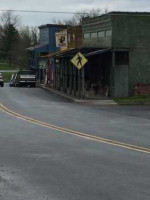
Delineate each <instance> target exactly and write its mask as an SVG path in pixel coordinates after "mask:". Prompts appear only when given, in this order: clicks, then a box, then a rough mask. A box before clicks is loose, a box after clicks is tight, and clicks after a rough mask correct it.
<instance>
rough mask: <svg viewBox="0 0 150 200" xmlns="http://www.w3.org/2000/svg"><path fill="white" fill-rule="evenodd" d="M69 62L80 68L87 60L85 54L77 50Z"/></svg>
mask: <svg viewBox="0 0 150 200" xmlns="http://www.w3.org/2000/svg"><path fill="white" fill-rule="evenodd" d="M71 62H72V63H73V64H74V65H75V66H76V67H77V68H78V69H81V68H82V67H83V66H84V65H85V64H86V63H87V62H88V60H87V59H86V58H85V56H84V55H83V54H82V53H80V52H78V53H77V54H76V55H75V56H74V57H73V58H72V60H71Z"/></svg>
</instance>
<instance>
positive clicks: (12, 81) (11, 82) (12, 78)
mask: <svg viewBox="0 0 150 200" xmlns="http://www.w3.org/2000/svg"><path fill="white" fill-rule="evenodd" d="M15 80H16V74H12V76H11V79H10V82H9V87H13V86H15Z"/></svg>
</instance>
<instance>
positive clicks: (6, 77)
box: [2, 72, 13, 83]
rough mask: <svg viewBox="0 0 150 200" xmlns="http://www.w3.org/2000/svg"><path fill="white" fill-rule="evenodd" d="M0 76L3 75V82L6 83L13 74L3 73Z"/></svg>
mask: <svg viewBox="0 0 150 200" xmlns="http://www.w3.org/2000/svg"><path fill="white" fill-rule="evenodd" d="M2 74H3V78H4V82H5V83H8V82H9V81H10V78H11V75H12V74H13V72H3V73H2Z"/></svg>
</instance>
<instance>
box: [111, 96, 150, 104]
mask: <svg viewBox="0 0 150 200" xmlns="http://www.w3.org/2000/svg"><path fill="white" fill-rule="evenodd" d="M114 101H115V102H117V103H118V104H150V95H144V96H132V97H129V98H119V97H116V98H114Z"/></svg>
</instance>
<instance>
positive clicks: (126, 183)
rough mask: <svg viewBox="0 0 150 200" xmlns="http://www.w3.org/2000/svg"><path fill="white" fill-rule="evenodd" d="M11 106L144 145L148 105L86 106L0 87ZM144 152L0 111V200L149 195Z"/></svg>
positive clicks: (148, 161)
mask: <svg viewBox="0 0 150 200" xmlns="http://www.w3.org/2000/svg"><path fill="white" fill-rule="evenodd" d="M0 102H1V103H2V104H3V105H5V106H6V107H7V108H9V109H10V110H13V111H14V112H17V113H19V114H21V115H23V116H28V117H30V118H33V119H37V120H40V121H42V122H46V123H50V124H53V125H55V126H59V127H63V128H68V129H71V130H75V131H80V132H82V133H86V134H88V135H92V136H97V137H102V138H107V139H110V140H111V141H118V142H123V143H126V144H132V145H136V146H139V147H146V148H148V149H150V106H118V105H117V106H115V105H113V106H112V105H111V106H87V105H82V104H77V103H73V102H71V101H70V100H67V99H65V98H62V97H59V96H57V95H55V94H52V93H50V92H48V91H46V90H44V89H40V88H9V87H4V88H0ZM149 166H150V154H149V153H147V152H139V151H137V150H136V149H127V148H124V147H123V146H121V145H116V146H114V145H112V144H107V143H102V142H101V141H94V140H90V139H89V138H88V137H87V138H86V137H78V136H76V135H73V134H68V133H67V132H65V131H58V130H54V129H51V128H47V127H44V126H41V125H40V124H38V123H32V122H29V121H26V120H23V119H20V118H16V117H15V116H12V115H9V114H7V113H5V112H3V111H0V200H42V199H49V200H149V199H150V173H149V170H150V168H149Z"/></svg>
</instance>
